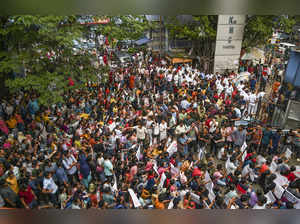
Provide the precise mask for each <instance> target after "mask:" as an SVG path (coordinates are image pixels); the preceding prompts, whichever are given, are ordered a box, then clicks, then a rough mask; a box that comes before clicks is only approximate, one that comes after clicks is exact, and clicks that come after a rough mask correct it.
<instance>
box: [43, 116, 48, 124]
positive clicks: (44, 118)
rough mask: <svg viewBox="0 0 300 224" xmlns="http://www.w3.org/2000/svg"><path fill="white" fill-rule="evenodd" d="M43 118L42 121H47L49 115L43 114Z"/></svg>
mask: <svg viewBox="0 0 300 224" xmlns="http://www.w3.org/2000/svg"><path fill="white" fill-rule="evenodd" d="M43 120H44V121H46V122H48V121H49V117H48V115H47V114H45V115H43Z"/></svg>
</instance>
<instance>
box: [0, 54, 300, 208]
mask: <svg viewBox="0 0 300 224" xmlns="http://www.w3.org/2000/svg"><path fill="white" fill-rule="evenodd" d="M235 78H236V74H235V73H234V72H231V73H226V74H218V73H216V74H204V73H202V72H200V71H199V70H198V69H197V68H195V67H192V66H191V65H189V64H181V65H180V66H179V65H170V64H169V63H168V62H167V61H165V60H154V57H152V56H150V55H145V54H144V55H143V53H142V52H141V53H140V54H139V55H138V56H137V57H135V59H134V62H132V63H131V64H129V65H127V66H119V67H118V68H117V69H112V70H111V72H110V73H109V74H108V80H107V82H106V83H105V84H101V83H100V84H97V85H91V84H89V85H88V88H86V89H77V90H75V91H72V92H66V93H64V100H65V103H63V104H60V103H59V104H56V105H50V106H49V107H45V106H43V105H40V104H39V101H38V96H37V95H35V93H32V92H22V91H20V92H19V93H18V94H16V95H14V96H10V97H9V99H8V100H2V103H1V105H0V130H1V131H0V132H1V139H2V142H1V144H0V149H1V150H0V185H1V186H0V207H1V208H26V209H37V208H57V209H88V208H97V209H226V208H229V209H244V208H249V209H264V208H279V209H292V208H300V191H299V190H300V180H299V176H300V175H299V171H300V170H299V166H297V162H299V158H300V155H299V152H300V149H299V147H300V142H299V138H300V130H299V129H298V130H290V131H287V132H284V131H283V130H273V129H272V128H271V127H270V126H268V125H267V124H268V120H266V121H265V122H263V121H262V120H261V119H260V117H259V116H258V114H259V110H261V107H262V105H261V104H262V102H264V101H263V100H262V99H263V98H264V97H265V95H266V93H265V92H264V91H260V89H259V88H257V87H258V82H257V79H258V75H257V74H255V73H254V72H252V73H251V76H250V78H249V80H248V81H244V82H243V81H241V82H236V79H235ZM66 81H68V80H66ZM266 102H268V101H266ZM298 164H299V163H298Z"/></svg>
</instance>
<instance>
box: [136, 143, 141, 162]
mask: <svg viewBox="0 0 300 224" xmlns="http://www.w3.org/2000/svg"><path fill="white" fill-rule="evenodd" d="M135 156H136V158H137V159H138V161H140V158H141V146H140V145H139V147H138V150H137V151H136V154H135Z"/></svg>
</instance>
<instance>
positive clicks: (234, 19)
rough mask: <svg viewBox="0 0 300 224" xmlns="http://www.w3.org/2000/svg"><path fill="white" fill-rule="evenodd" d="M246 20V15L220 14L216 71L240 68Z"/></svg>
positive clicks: (215, 62)
mask: <svg viewBox="0 0 300 224" xmlns="http://www.w3.org/2000/svg"><path fill="white" fill-rule="evenodd" d="M245 20H246V16H245V15H219V18H218V30H217V40H216V51H215V61H214V72H220V73H222V72H223V71H225V70H226V69H228V70H233V71H237V70H238V63H236V62H237V61H238V60H239V58H240V53H241V48H242V41H243V35H244V27H245Z"/></svg>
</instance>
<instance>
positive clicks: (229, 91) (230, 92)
mask: <svg viewBox="0 0 300 224" xmlns="http://www.w3.org/2000/svg"><path fill="white" fill-rule="evenodd" d="M232 93H233V87H232V85H231V83H230V84H229V87H227V88H225V99H226V98H227V96H230V98H231V95H232Z"/></svg>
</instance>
